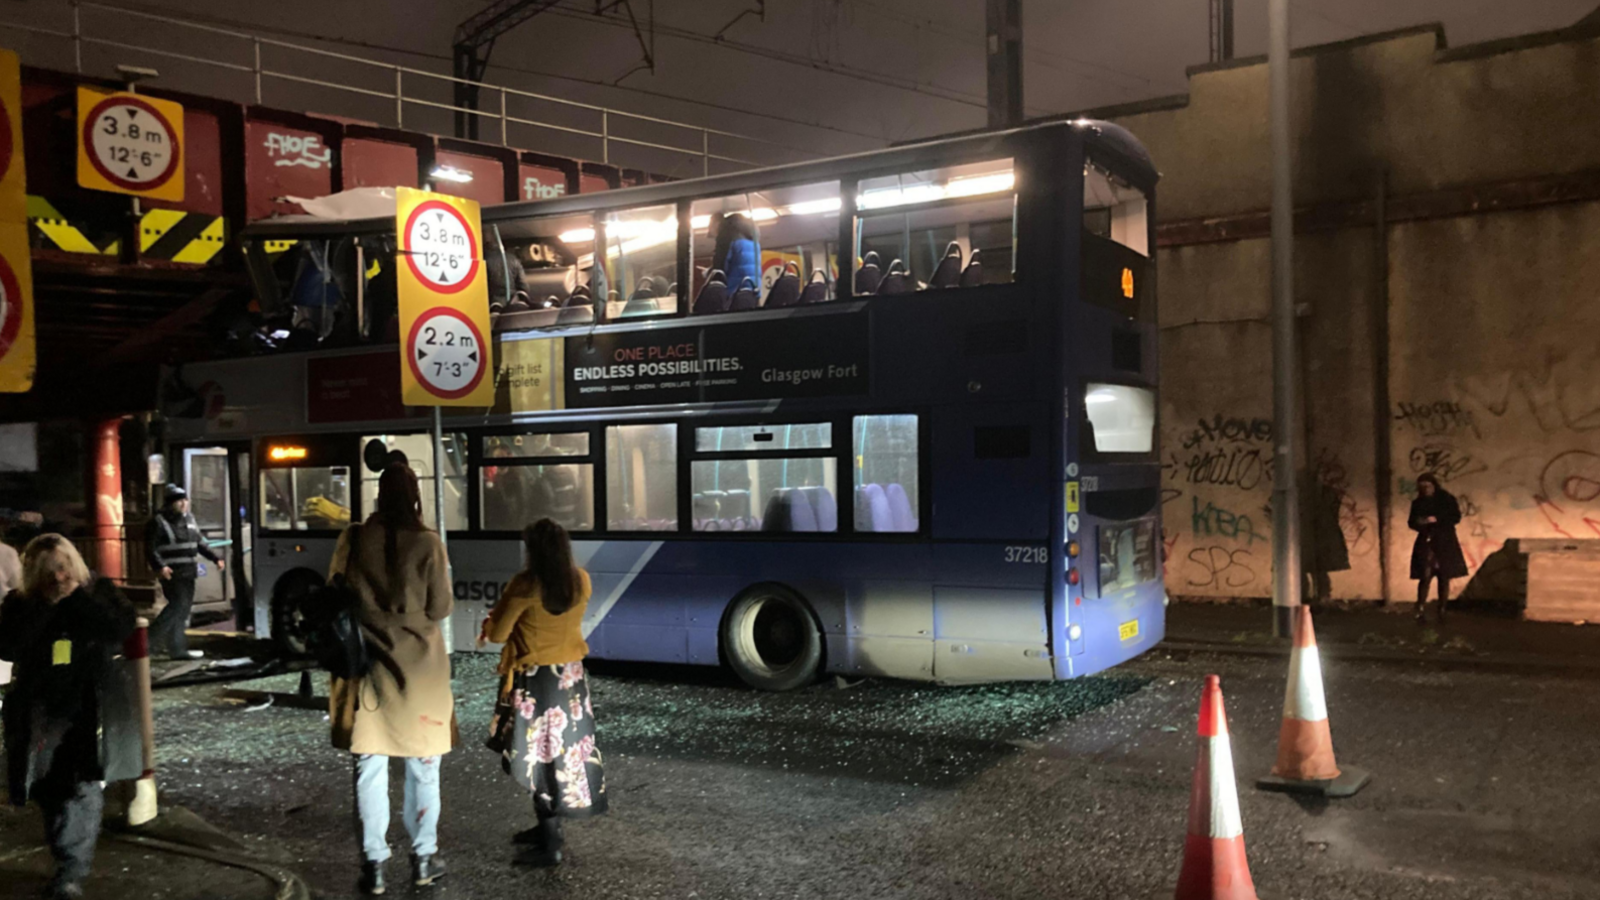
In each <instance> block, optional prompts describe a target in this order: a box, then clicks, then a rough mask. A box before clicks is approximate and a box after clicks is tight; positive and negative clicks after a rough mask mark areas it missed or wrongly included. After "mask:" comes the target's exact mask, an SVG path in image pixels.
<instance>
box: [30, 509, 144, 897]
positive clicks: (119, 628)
mask: <svg viewBox="0 0 1600 900" xmlns="http://www.w3.org/2000/svg"><path fill="white" fill-rule="evenodd" d="M22 584H23V586H22V589H21V590H17V591H12V592H11V593H10V594H9V595H7V596H6V598H5V601H4V603H3V604H0V659H4V660H7V661H9V662H12V663H15V664H16V669H15V672H14V678H13V680H12V684H11V689H10V691H9V692H8V693H7V694H6V702H5V707H4V711H3V715H4V718H5V750H6V769H7V775H8V776H9V777H8V781H9V782H10V784H9V787H10V790H11V801H12V802H13V803H15V804H17V805H19V806H20V805H22V804H25V803H27V802H28V801H29V800H35V801H38V803H39V806H40V808H41V809H42V810H43V811H44V822H45V839H46V840H47V841H48V842H49V844H50V851H51V853H52V855H54V856H55V859H56V874H55V878H54V879H53V880H52V881H51V883H50V888H49V891H48V893H47V894H46V896H48V897H53V898H72V897H81V896H83V886H82V882H83V880H84V879H85V878H86V877H88V874H89V866H90V863H91V862H92V861H93V859H94V845H95V842H96V840H97V839H98V838H99V834H100V816H101V811H102V809H103V806H104V798H103V797H102V795H101V784H100V783H101V781H102V780H103V779H104V778H105V772H104V770H103V768H102V765H101V753H100V750H101V748H100V738H99V733H100V726H101V721H100V706H101V696H100V686H101V684H102V683H104V681H105V678H106V675H107V673H108V670H109V668H110V666H111V665H112V654H113V653H115V652H116V651H117V649H118V648H120V647H121V646H122V642H123V641H124V640H126V639H127V637H128V636H129V635H130V634H132V633H133V629H134V625H135V621H136V620H135V616H134V610H133V606H132V605H131V604H129V603H128V601H127V600H126V599H124V598H123V597H122V595H121V594H119V593H118V592H117V589H116V588H115V587H113V586H112V585H111V582H109V581H107V580H105V579H100V580H98V581H95V582H94V583H93V584H91V583H90V576H89V570H88V568H87V567H86V566H85V565H84V564H83V557H81V556H79V555H78V551H77V548H75V547H73V546H72V542H71V541H69V540H67V539H66V538H64V537H62V536H61V535H59V534H43V535H40V536H39V537H36V538H34V539H33V540H32V541H30V542H29V543H28V546H27V548H26V549H25V550H24V551H23V553H22Z"/></svg>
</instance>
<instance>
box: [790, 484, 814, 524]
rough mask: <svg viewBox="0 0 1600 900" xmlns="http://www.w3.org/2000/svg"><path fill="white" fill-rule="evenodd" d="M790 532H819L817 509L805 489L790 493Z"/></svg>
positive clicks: (792, 490)
mask: <svg viewBox="0 0 1600 900" xmlns="http://www.w3.org/2000/svg"><path fill="white" fill-rule="evenodd" d="M789 530H790V531H817V530H818V528H817V508H816V507H815V506H813V505H812V500H811V497H810V496H808V495H807V494H806V491H805V489H804V488H797V489H791V490H790V491H789Z"/></svg>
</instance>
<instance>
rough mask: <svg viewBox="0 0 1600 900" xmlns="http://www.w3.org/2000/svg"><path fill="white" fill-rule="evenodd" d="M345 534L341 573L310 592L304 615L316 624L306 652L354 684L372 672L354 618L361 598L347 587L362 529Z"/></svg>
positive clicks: (352, 526)
mask: <svg viewBox="0 0 1600 900" xmlns="http://www.w3.org/2000/svg"><path fill="white" fill-rule="evenodd" d="M345 533H346V535H348V537H349V542H348V545H347V546H348V547H349V548H350V549H349V553H348V555H347V556H346V557H345V564H344V571H342V572H339V573H338V574H336V575H334V576H333V578H332V579H330V580H329V581H328V583H327V584H326V585H323V586H322V587H321V588H318V589H317V590H316V591H314V592H312V593H311V595H310V597H309V598H308V604H307V605H308V606H309V607H310V609H308V610H307V611H306V612H307V616H308V618H310V619H311V621H312V622H313V623H315V624H314V627H313V628H312V629H311V640H310V644H311V646H310V648H309V649H310V650H311V655H312V656H313V657H314V658H315V659H316V661H317V665H319V666H321V667H322V668H324V669H326V670H327V671H328V672H329V673H331V674H333V675H335V676H337V677H339V678H343V679H345V680H346V681H354V680H357V679H361V678H365V677H366V676H367V673H368V672H369V671H371V670H372V660H371V658H370V657H369V656H368V655H367V640H366V638H365V637H364V636H363V635H362V634H361V622H360V621H359V619H358V618H357V616H356V610H357V609H359V608H360V605H361V598H360V596H359V595H357V594H356V591H355V589H354V588H352V587H351V586H350V579H349V573H350V572H351V571H352V570H354V569H355V567H356V565H357V560H359V559H360V556H361V526H360V525H359V524H356V525H351V526H350V528H349V530H348V531H346V532H345Z"/></svg>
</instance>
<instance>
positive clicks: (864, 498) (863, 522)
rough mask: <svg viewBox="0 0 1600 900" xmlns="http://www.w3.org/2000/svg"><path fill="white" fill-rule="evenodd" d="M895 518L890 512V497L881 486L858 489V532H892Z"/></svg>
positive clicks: (868, 485)
mask: <svg viewBox="0 0 1600 900" xmlns="http://www.w3.org/2000/svg"><path fill="white" fill-rule="evenodd" d="M893 520H894V516H893V514H891V513H890V512H889V497H888V496H887V495H886V494H884V492H883V485H881V484H864V485H862V486H861V487H858V488H856V530H857V531H890V530H892V529H891V528H890V525H891V524H892V523H893Z"/></svg>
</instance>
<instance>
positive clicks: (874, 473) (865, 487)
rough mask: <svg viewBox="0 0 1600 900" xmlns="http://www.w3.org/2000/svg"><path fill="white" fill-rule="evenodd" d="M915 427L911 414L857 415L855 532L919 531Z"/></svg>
mask: <svg viewBox="0 0 1600 900" xmlns="http://www.w3.org/2000/svg"><path fill="white" fill-rule="evenodd" d="M917 427H918V426H917V417H916V416H914V415H889V416H856V417H855V419H854V420H853V422H852V424H851V429H850V431H851V446H852V447H853V448H854V449H855V469H856V473H855V528H856V531H872V532H914V531H917V530H918V529H919V527H920V526H919V522H918V510H920V509H921V505H920V497H919V482H918V477H917V474H918V457H917Z"/></svg>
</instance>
